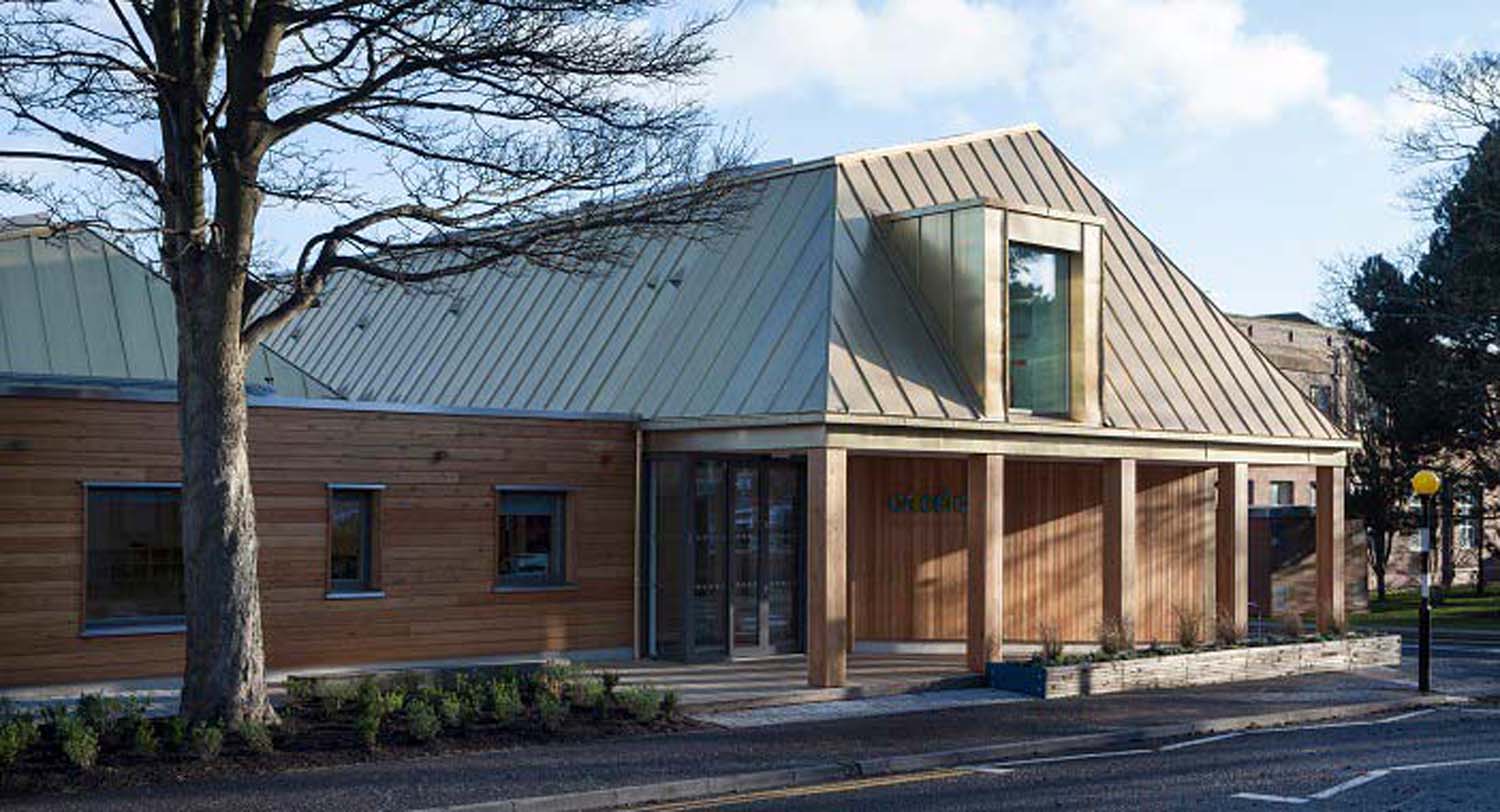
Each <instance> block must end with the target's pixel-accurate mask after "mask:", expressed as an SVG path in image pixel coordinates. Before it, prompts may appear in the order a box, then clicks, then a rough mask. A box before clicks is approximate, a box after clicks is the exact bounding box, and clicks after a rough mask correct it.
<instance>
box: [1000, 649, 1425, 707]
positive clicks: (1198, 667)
mask: <svg viewBox="0 0 1500 812" xmlns="http://www.w3.org/2000/svg"><path fill="white" fill-rule="evenodd" d="M1400 663H1401V638H1400V637H1399V636H1397V635H1386V636H1381V637H1350V638H1345V639H1342V640H1328V641H1316V642H1310V643H1288V644H1285V645H1269V646H1245V647H1242V648H1231V649H1222V650H1218V651H1198V652H1183V653H1178V654H1166V655H1162V656H1160V657H1138V658H1135V659H1131V660H1116V661H1113V662H1096V663H1080V664H1078V665H1054V666H1044V665H1036V664H1032V663H990V664H989V682H990V686H991V687H993V688H997V689H1000V690H1004V691H1018V692H1020V693H1026V694H1031V695H1032V696H1040V697H1043V698H1044V699H1054V698H1058V697H1067V696H1089V695H1093V694H1114V693H1120V692H1122V691H1142V690H1151V689H1155V688H1188V687H1192V686H1197V685H1213V684H1216V683H1223V682H1249V681H1251V680H1262V679H1274V678H1276V677H1289V676H1294V675H1297V674H1312V673H1319V672H1329V671H1353V670H1355V669H1360V668H1371V667H1374V666H1385V665H1399V664H1400Z"/></svg>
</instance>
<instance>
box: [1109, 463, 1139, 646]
mask: <svg viewBox="0 0 1500 812" xmlns="http://www.w3.org/2000/svg"><path fill="white" fill-rule="evenodd" d="M1135 551H1136V535H1135V460H1106V461H1105V462H1104V620H1105V622H1106V623H1108V622H1111V621H1118V622H1119V623H1120V628H1121V629H1123V630H1124V632H1125V637H1126V640H1127V641H1128V642H1132V643H1133V642H1135V622H1136V617H1135V613H1136V596H1135Z"/></svg>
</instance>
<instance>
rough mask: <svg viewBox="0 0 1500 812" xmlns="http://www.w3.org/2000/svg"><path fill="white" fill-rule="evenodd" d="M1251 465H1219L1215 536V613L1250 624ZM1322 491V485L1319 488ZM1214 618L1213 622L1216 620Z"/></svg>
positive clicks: (1240, 626) (1242, 626)
mask: <svg viewBox="0 0 1500 812" xmlns="http://www.w3.org/2000/svg"><path fill="white" fill-rule="evenodd" d="M1249 482H1250V466H1249V465H1248V464H1247V463H1243V462H1229V463H1224V464H1223V465H1220V466H1219V503H1218V508H1217V512H1218V515H1217V522H1216V529H1215V533H1214V611H1215V612H1216V613H1218V614H1221V615H1225V616H1226V617H1233V618H1234V625H1235V628H1237V629H1239V630H1240V631H1241V632H1244V631H1245V630H1246V629H1247V628H1248V626H1249V625H1250V485H1249ZM1318 487H1319V489H1321V488H1322V484H1321V482H1320V484H1319V485H1318ZM1262 608H1263V609H1269V607H1262ZM1216 619H1217V618H1213V619H1211V620H1210V622H1212V621H1213V620H1216Z"/></svg>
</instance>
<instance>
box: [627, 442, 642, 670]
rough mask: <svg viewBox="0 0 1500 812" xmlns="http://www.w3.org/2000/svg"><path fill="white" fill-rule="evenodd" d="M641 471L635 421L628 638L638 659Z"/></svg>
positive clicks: (639, 445) (639, 448) (639, 644)
mask: <svg viewBox="0 0 1500 812" xmlns="http://www.w3.org/2000/svg"><path fill="white" fill-rule="evenodd" d="M642 473H643V469H642V462H641V424H640V423H639V422H636V424H635V499H634V500H633V501H632V503H631V508H630V518H631V530H630V534H631V545H632V547H633V548H634V550H633V553H632V556H631V557H632V560H634V561H635V566H633V567H632V568H631V572H632V573H633V575H632V581H631V583H632V587H631V590H630V606H631V624H630V639H631V650H632V652H633V653H634V654H635V658H636V659H638V660H639V659H641V658H642V657H643V656H644V652H642V651H641V643H642V641H641V599H642V597H643V596H642V595H641V496H642V493H643V491H642V483H643V480H642V478H641V474H642Z"/></svg>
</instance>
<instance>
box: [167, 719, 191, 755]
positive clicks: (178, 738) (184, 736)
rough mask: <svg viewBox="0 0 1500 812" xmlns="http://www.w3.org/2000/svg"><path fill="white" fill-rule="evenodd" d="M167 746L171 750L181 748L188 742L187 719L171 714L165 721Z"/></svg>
mask: <svg viewBox="0 0 1500 812" xmlns="http://www.w3.org/2000/svg"><path fill="white" fill-rule="evenodd" d="M166 728H167V746H168V747H170V748H172V749H173V750H182V749H183V748H184V747H187V743H188V723H187V719H185V718H183V717H181V716H173V717H171V718H170V719H168V720H167V722H166Z"/></svg>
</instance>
